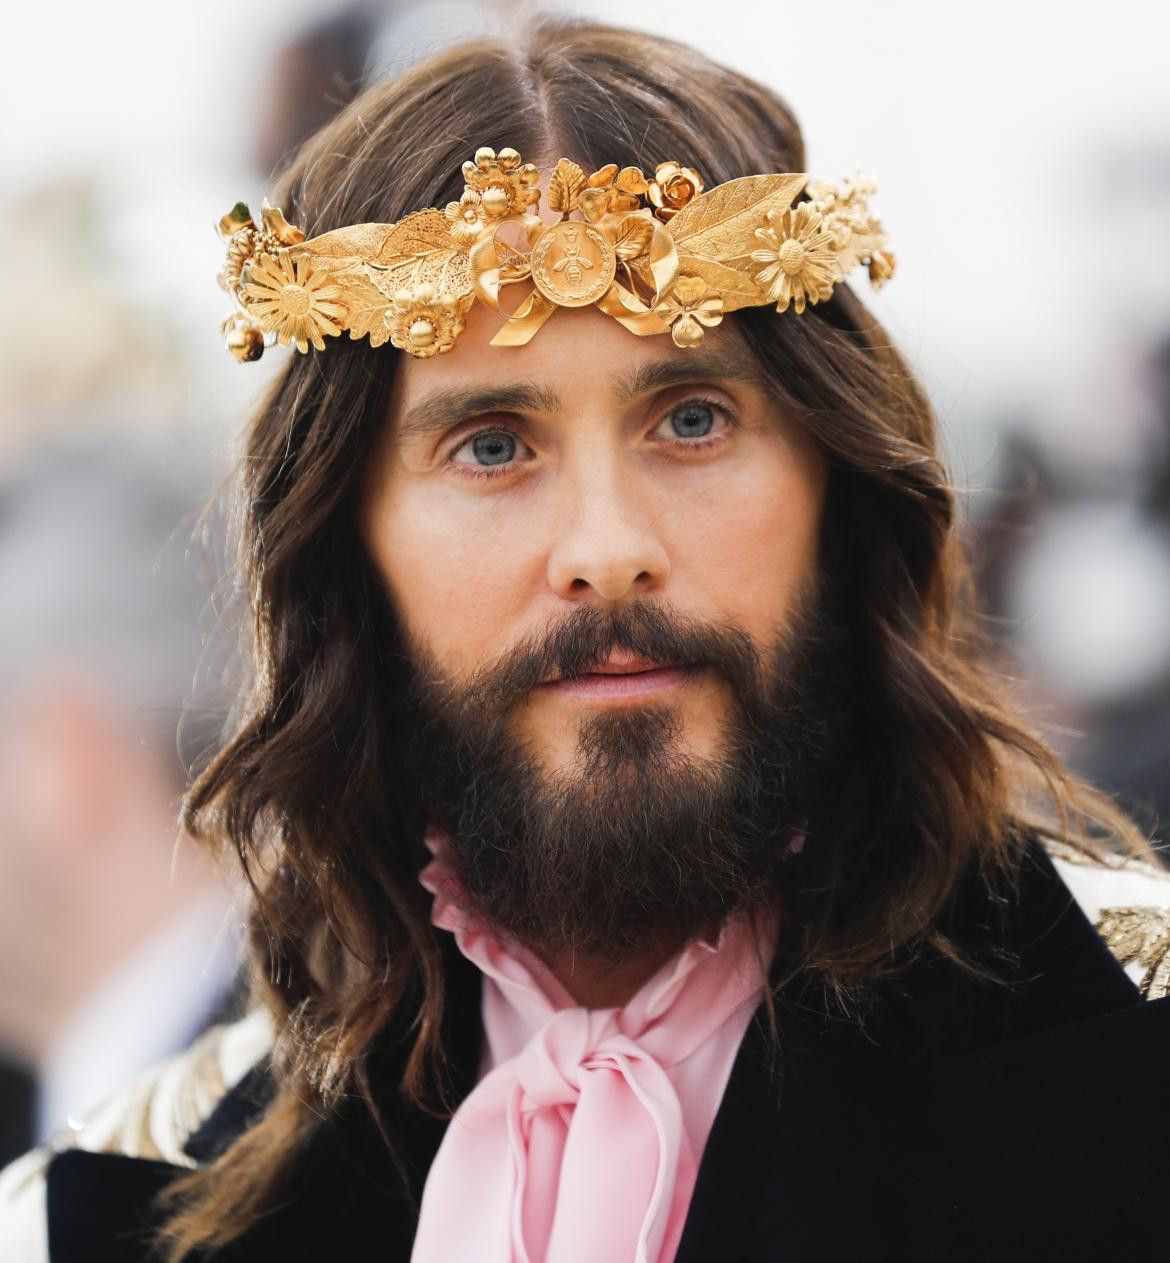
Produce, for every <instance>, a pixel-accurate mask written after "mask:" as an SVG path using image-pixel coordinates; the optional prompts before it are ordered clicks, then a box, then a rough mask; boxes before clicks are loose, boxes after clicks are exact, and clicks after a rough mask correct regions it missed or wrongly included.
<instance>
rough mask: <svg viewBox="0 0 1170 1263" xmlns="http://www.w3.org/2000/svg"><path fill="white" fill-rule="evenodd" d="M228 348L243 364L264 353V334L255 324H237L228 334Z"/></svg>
mask: <svg viewBox="0 0 1170 1263" xmlns="http://www.w3.org/2000/svg"><path fill="white" fill-rule="evenodd" d="M227 349H228V350H229V351H230V352H231V353H232V355H233V356H234V357H235V359H237V360H239V362H240V363H241V364H247V363H248V362H249V361H251V360H258V359H259V358H260V357H261V356H262V355H263V354H264V335H263V334H262V333H261V332H260V330H259V329H257V328H255V326H253V325H235V326H234V327H233V328H232V329H231V330H230V331H229V332H228V335H227Z"/></svg>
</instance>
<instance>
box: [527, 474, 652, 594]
mask: <svg viewBox="0 0 1170 1263" xmlns="http://www.w3.org/2000/svg"><path fill="white" fill-rule="evenodd" d="M560 508H561V515H560V517H559V524H558V528H557V533H556V538H555V540H554V543H553V546H552V549H551V551H550V553H549V562H548V581H549V586H550V587H551V588H552V589H553V591H554V592H556V593H557V595H558V596H561V597H563V598H564V599H566V600H572V601H579V600H581V598H582V597H584V596H587V595H588V594H589V593H593V594H594V595H595V596H596V597H597V598H599V599H600V600H602V601H606V602H613V601H620V600H622V598H623V597H626V598H630V597H633V596H641V595H643V594H644V593H646V592H648V591H651V590H653V589H654V588H656V587H659V586H660V585H661V584H662V583H664V582H665V580H666V577H667V575H668V574H669V573H670V560H669V557H668V554H667V550H666V547H665V545H664V544H663V542H662V538H661V536H660V534H659V530H658V526H659V522H658V518H659V511H658V510H656V508H655V507H654V505H653V504H652V503H650V501H649V499H648V497H647V496H646V495H645V494H644V493H643V492H642V490H641V489H640V488H639V487H638V485H637V480H636V476H635V475H634V474H633V473H631V472H630V471H628V470H623V469H622V468H621V463H620V457H615V458H613V459H611V460H603V461H600V462H598V461H593V462H590V464H589V467H588V468H587V469H581V470H579V471H577V473H576V474H575V475H574V476H573V477H572V478H571V479H569V478H567V479H566V485H565V487H564V488H563V495H562V498H561V505H560Z"/></svg>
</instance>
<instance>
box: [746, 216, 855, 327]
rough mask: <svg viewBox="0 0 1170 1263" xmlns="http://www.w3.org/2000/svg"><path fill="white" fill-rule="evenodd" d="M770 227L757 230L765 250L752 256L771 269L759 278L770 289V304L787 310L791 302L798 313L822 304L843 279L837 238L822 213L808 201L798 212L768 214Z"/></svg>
mask: <svg viewBox="0 0 1170 1263" xmlns="http://www.w3.org/2000/svg"><path fill="white" fill-rule="evenodd" d="M768 224H769V225H770V226H769V227H767V228H757V229H756V236H757V237H758V238H759V239H760V240H761V241H762V242H763V243H764V248H762V249H757V250H753V251H752V253H751V257H752V258H753V259H754V260H755V261H756V262H757V263H766V264H767V267H765V268H763V269H762V270H761V271H759V272H757V273H756V275H755V281H756V284H757V285H759V286H761V287H766V288H767V292H768V301H769V302H773V303H775V304H776V310H777V311H778V312H779V311H786V310H787V308H788V304H789V303H790V302H791V303H793V304H794V306H795V307H796V310H797V312H798V313H800V312H803V311H804V305H805V303H806V302H813V303H819V302H822V301H823V300H824V299H826V298H829V297H830V296H831V295H832V293H833V285H834V284H835V283H836V282H837V281H838V280H840V269H839V267H838V264H837V256H836V253H835V251H834V250H833V235H832V233H831V232H829V231H827V230H826V228H825V223H824V219H823V218H822V216H821V213H820V212H819V211H818V210H816V209H815V208H814V207H812V206H811V205H810V204H809V203H808V202H801V204H800V205H799V206H797V207H796V209H795V210H786V211H777V210H770V211H769V212H768Z"/></svg>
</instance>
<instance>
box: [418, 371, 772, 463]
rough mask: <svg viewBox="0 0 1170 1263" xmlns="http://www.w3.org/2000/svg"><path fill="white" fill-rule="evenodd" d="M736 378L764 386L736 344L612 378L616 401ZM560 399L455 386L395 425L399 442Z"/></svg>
mask: <svg viewBox="0 0 1170 1263" xmlns="http://www.w3.org/2000/svg"><path fill="white" fill-rule="evenodd" d="M698 380H703V381H728V382H730V381H737V382H747V383H751V384H754V385H760V386H762V385H763V384H764V380H763V375H762V373H761V371H760V367H759V365H758V364H757V363H756V361H755V359H754V358H753V357H752V356H751V355H750V354H749V353H748V352H746V351H743V350H741V349H739V348H734V349H732V350H726V351H719V352H716V351H713V350H712V351H702V350H693V349H692V350H688V351H687V352H686V353H685V354H683V355H681V356H676V357H673V358H671V359H662V360H652V361H650V362H649V363H647V364H639V365H637V366H636V367H635V368H633V369H632V370H630V371H629V372H626V373H623V374H622V375H620V376H618V377H615V378H612V379H611V383H610V384H611V387H612V390H613V394H614V397H615V398H616V399H617V401H618V402H619V403H628V402H629V401H630V400H631V399H635V398H637V396H639V395H644V394H645V393H646V392H647V391H650V390H662V389H664V388H665V387H668V386H678V385H682V384H684V383H686V382H693V381H698ZM560 407H561V397H560V395H558V394H557V392H556V391H555V390H553V389H552V387H551V386H544V385H540V384H538V383H536V382H515V383H512V384H509V385H506V386H453V387H449V388H447V389H444V390H437V391H433V392H432V393H431V394H428V395H425V396H424V397H423V398H422V399H420V400H419V401H418V403H416V404H414V405H412V406H411V407H410V408H408V409H407V411H406V412H405V413H404V414H403V416H402V417H401V419H400V420H399V422H398V425H397V427H396V428H395V438H396V441H397V442H399V443H411V442H417V441H419V440H421V439H426V438H430V437H432V436H433V435H435V434H436V433H439V432H441V431H443V430H446V429H450V428H453V427H454V426H456V425H458V424H459V423H460V422H462V421H466V420H468V419H469V418H471V417H475V416H479V415H480V414H482V413H486V412H556V411H558V410H559V409H560Z"/></svg>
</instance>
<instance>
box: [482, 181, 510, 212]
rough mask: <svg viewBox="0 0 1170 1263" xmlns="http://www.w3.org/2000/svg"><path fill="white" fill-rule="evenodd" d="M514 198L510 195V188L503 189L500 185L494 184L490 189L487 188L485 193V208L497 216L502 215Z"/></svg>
mask: <svg viewBox="0 0 1170 1263" xmlns="http://www.w3.org/2000/svg"><path fill="white" fill-rule="evenodd" d="M511 200H512V199H511V198H510V197H509V196H508V190H507V189H502V188H500V187H499V186H498V185H493V186H492V188H490V189H485V190H484V193H483V208H484V210H485V211H486V212H487V213H488V214H489V215H491V216H492V217H493V218H495V217H496V216H498V215H502V214H503V213H504V212H505V211H506V210H507V209H508V203H509V202H510V201H511Z"/></svg>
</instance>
